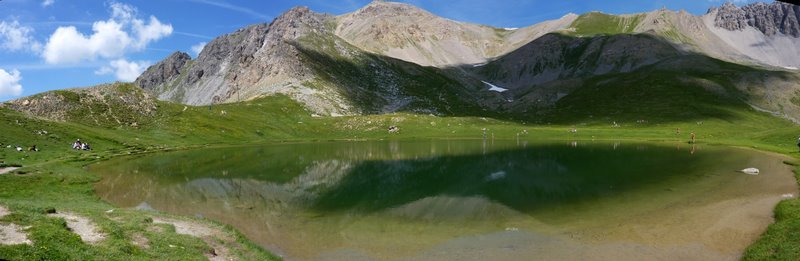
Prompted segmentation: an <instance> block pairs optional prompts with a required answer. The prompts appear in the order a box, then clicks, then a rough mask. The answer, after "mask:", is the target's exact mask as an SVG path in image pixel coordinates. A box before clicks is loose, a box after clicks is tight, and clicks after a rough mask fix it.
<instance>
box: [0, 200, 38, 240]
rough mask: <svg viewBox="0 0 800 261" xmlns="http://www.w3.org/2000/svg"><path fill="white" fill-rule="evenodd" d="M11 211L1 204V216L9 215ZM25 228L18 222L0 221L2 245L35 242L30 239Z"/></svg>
mask: <svg viewBox="0 0 800 261" xmlns="http://www.w3.org/2000/svg"><path fill="white" fill-rule="evenodd" d="M9 214H11V211H8V209H7V208H5V207H4V206H0V218H3V217H5V216H8V215H9ZM24 230H25V229H24V228H22V227H20V226H18V225H17V224H2V223H0V245H21V244H28V245H30V244H33V243H32V242H31V241H30V240H28V235H26V234H25V232H24Z"/></svg>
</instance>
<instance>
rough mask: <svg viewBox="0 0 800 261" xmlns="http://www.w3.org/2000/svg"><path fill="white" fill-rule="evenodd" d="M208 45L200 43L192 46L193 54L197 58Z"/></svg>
mask: <svg viewBox="0 0 800 261" xmlns="http://www.w3.org/2000/svg"><path fill="white" fill-rule="evenodd" d="M206 44H207V43H206V42H202V43H199V44H195V45H192V53H194V56H195V57H197V56H198V55H200V52H202V51H203V48H205V47H206Z"/></svg>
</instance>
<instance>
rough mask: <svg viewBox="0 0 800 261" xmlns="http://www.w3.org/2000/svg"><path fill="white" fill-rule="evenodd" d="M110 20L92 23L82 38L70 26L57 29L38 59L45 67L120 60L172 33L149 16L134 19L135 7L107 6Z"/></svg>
mask: <svg viewBox="0 0 800 261" xmlns="http://www.w3.org/2000/svg"><path fill="white" fill-rule="evenodd" d="M110 8H111V18H109V19H108V20H106V21H97V22H94V23H93V24H92V34H91V35H84V34H83V33H81V32H78V30H77V29H76V28H75V27H74V26H68V27H59V28H58V29H56V31H55V32H54V33H53V34H52V35H51V36H50V39H49V40H48V41H47V44H46V45H45V47H44V52H43V53H42V57H44V59H45V61H46V62H47V63H49V64H64V63H72V64H74V63H78V62H82V61H87V60H94V59H97V58H106V59H114V58H121V57H122V56H124V55H125V53H127V52H131V51H141V50H144V49H145V48H146V47H147V45H148V44H150V43H151V42H153V41H156V40H159V39H161V38H163V37H166V36H168V35H170V34H172V25H169V24H162V23H161V21H159V20H158V19H157V18H156V17H154V16H150V19H149V21H147V22H145V21H144V20H142V19H139V18H137V10H136V8H134V7H132V6H130V5H126V4H121V3H112V4H111V7H110Z"/></svg>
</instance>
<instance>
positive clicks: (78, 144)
mask: <svg viewBox="0 0 800 261" xmlns="http://www.w3.org/2000/svg"><path fill="white" fill-rule="evenodd" d="M81 147H83V143H81V139H78V140H76V141H75V142H74V143H72V149H73V150H80V149H81Z"/></svg>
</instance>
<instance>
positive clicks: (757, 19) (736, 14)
mask: <svg viewBox="0 0 800 261" xmlns="http://www.w3.org/2000/svg"><path fill="white" fill-rule="evenodd" d="M713 12H717V17H716V18H715V20H714V24H715V26H717V27H720V28H724V29H727V30H730V31H737V30H743V29H745V28H747V27H754V28H756V29H758V30H759V31H761V32H762V33H764V34H765V35H768V36H772V35H775V34H778V33H781V34H784V35H790V36H793V37H800V22H798V21H800V6H797V5H792V4H786V3H781V2H773V3H770V4H766V3H753V4H749V5H746V6H743V7H736V6H735V5H734V4H732V3H730V2H728V3H725V4H724V5H722V7H720V8H712V9H710V10H709V13H713Z"/></svg>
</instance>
